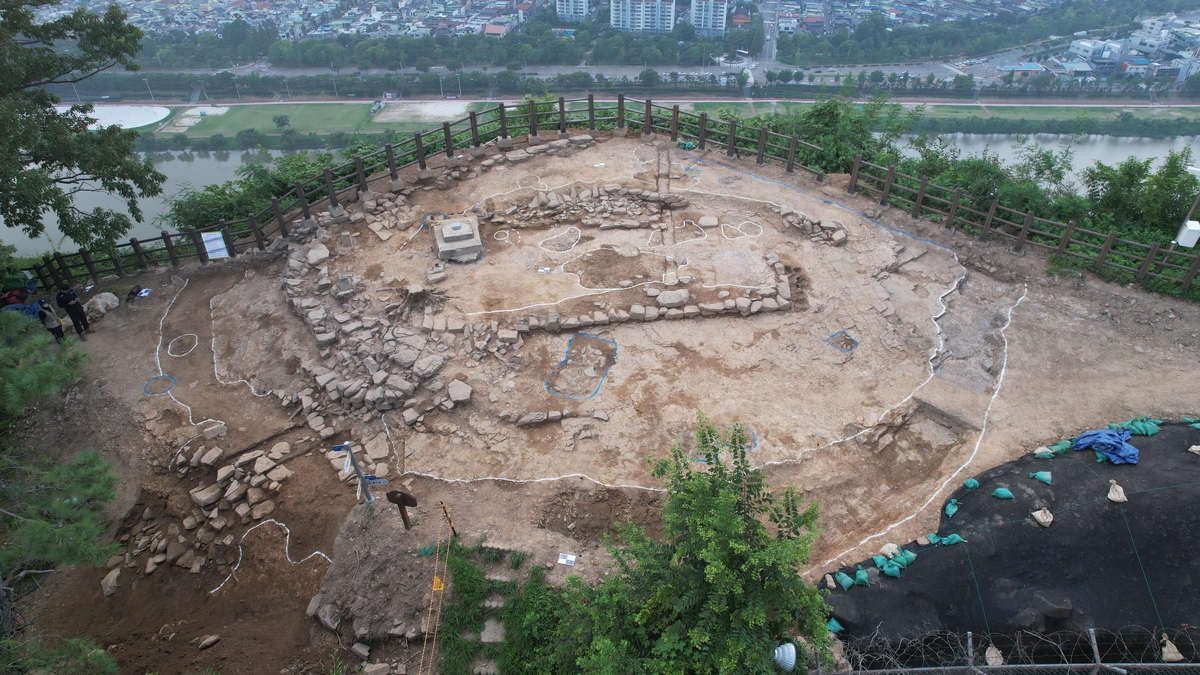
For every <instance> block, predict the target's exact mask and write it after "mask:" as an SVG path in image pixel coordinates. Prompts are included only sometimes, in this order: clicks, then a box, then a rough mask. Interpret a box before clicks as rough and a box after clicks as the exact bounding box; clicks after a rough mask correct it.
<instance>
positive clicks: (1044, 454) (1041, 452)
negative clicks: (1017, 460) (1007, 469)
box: [1033, 448, 1058, 459]
mask: <svg viewBox="0 0 1200 675" xmlns="http://www.w3.org/2000/svg"><path fill="white" fill-rule="evenodd" d="M1033 456H1034V457H1037V458H1038V459H1054V458H1055V457H1058V453H1056V452H1054V451H1053V450H1051V449H1050V448H1039V449H1037V450H1034V451H1033Z"/></svg>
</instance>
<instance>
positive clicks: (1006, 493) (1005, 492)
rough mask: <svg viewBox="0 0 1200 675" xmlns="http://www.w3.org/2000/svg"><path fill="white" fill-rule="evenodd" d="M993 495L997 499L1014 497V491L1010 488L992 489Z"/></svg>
mask: <svg viewBox="0 0 1200 675" xmlns="http://www.w3.org/2000/svg"><path fill="white" fill-rule="evenodd" d="M992 496H993V497H995V498H996V499H1013V493H1012V491H1011V490H1009V489H1008V488H996V489H995V490H992Z"/></svg>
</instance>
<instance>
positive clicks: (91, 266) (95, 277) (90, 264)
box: [79, 248, 100, 284]
mask: <svg viewBox="0 0 1200 675" xmlns="http://www.w3.org/2000/svg"><path fill="white" fill-rule="evenodd" d="M79 257H81V258H83V265H84V267H86V268H87V271H88V276H90V277H91V278H92V283H93V284H99V283H100V272H99V271H98V270H97V269H96V263H95V261H93V260H92V254H91V253H89V252H88V250H87V249H86V248H81V249H79Z"/></svg>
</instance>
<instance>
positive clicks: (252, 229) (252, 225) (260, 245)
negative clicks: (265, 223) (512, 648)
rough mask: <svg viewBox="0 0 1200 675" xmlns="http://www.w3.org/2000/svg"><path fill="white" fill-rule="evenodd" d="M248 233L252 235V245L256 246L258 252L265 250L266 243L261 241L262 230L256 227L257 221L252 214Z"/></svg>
mask: <svg viewBox="0 0 1200 675" xmlns="http://www.w3.org/2000/svg"><path fill="white" fill-rule="evenodd" d="M250 232H251V233H253V234H254V243H255V244H257V245H258V250H260V251H265V250H267V242H266V241H264V240H263V233H262V230H261V229H259V227H258V219H257V218H255V217H254V214H253V213H251V214H250Z"/></svg>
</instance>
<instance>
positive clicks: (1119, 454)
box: [1072, 429, 1138, 464]
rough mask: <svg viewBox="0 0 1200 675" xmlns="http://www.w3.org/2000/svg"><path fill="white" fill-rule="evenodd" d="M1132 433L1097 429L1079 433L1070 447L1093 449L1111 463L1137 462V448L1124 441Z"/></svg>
mask: <svg viewBox="0 0 1200 675" xmlns="http://www.w3.org/2000/svg"><path fill="white" fill-rule="evenodd" d="M1132 435H1133V434H1132V433H1130V432H1129V431H1128V430H1116V429H1097V430H1095V431H1087V432H1084V433H1082V434H1079V438H1076V439H1075V443H1074V444H1073V445H1072V447H1073V448H1075V449H1076V450H1087V449H1089V448H1090V449H1092V450H1095V451H1096V452H1098V453H1100V454H1101V455H1104V456H1105V457H1107V458H1108V461H1110V462H1112V463H1113V464H1137V463H1138V449H1137V448H1135V447H1133V446H1132V445H1130V444H1128V443H1126V442H1125V441H1128V440H1129V437H1130V436H1132Z"/></svg>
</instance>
